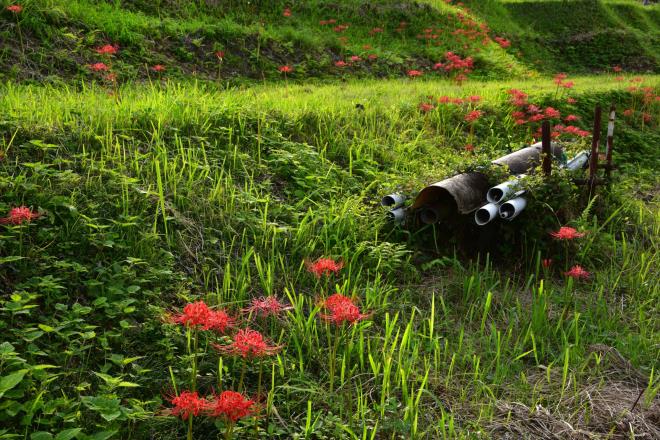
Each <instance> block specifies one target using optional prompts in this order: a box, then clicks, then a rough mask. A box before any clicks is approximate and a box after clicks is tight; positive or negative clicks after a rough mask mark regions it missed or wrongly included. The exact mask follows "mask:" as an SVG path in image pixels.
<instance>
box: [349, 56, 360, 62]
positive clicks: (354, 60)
mask: <svg viewBox="0 0 660 440" xmlns="http://www.w3.org/2000/svg"><path fill="white" fill-rule="evenodd" d="M351 61H352V62H354V63H357V62H360V61H362V58H360V57H359V56H357V55H353V56H352V57H351Z"/></svg>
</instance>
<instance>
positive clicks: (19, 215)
mask: <svg viewBox="0 0 660 440" xmlns="http://www.w3.org/2000/svg"><path fill="white" fill-rule="evenodd" d="M40 215H41V214H39V213H38V212H34V211H31V210H30V208H28V207H27V206H19V207H17V208H12V209H11V210H9V214H8V215H7V217H4V218H0V223H4V224H11V225H20V224H23V223H24V222H28V223H30V222H31V221H32V220H35V219H37V218H39V216H40Z"/></svg>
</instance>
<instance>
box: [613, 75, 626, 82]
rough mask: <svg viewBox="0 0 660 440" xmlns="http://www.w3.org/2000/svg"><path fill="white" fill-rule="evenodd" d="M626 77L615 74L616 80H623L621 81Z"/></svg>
mask: <svg viewBox="0 0 660 440" xmlns="http://www.w3.org/2000/svg"><path fill="white" fill-rule="evenodd" d="M625 79H626V78H624V77H623V76H615V77H614V80H615V81H619V82H621V81H623V80H625Z"/></svg>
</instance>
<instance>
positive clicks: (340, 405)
mask: <svg viewBox="0 0 660 440" xmlns="http://www.w3.org/2000/svg"><path fill="white" fill-rule="evenodd" d="M466 3H467V4H468V5H469V6H470V7H471V8H472V11H473V12H472V13H473V14H474V15H473V17H478V18H479V20H483V21H482V22H485V23H487V24H488V25H489V27H490V28H491V29H492V31H491V32H489V34H488V35H489V37H494V36H504V37H506V38H509V39H510V40H511V41H512V42H513V45H512V47H511V48H508V49H503V48H501V47H500V46H499V45H497V44H495V43H493V42H489V43H488V44H487V45H485V46H483V45H481V43H480V41H476V42H474V43H469V44H468V48H467V49H465V48H464V47H463V44H464V41H463V40H461V39H460V38H454V37H449V34H450V33H451V31H452V30H454V29H455V28H456V25H455V14H456V13H457V12H459V9H457V6H455V5H450V4H446V3H445V2H444V1H438V0H434V1H431V0H427V1H424V2H419V3H413V2H395V1H389V0H388V1H384V2H361V1H349V0H339V1H336V2H333V3H332V4H331V3H329V2H325V1H320V0H318V1H317V0H311V1H306V2H300V3H299V4H298V3H296V4H289V3H288V2H284V1H271V0H268V1H266V0H256V1H252V2H251V3H249V4H248V3H247V2H240V1H234V2H229V3H228V4H227V5H225V6H226V7H209V6H207V5H206V2H183V1H179V0H162V1H157V2H154V1H146V0H134V1H131V2H122V4H121V5H118V4H115V3H113V2H106V1H94V0H71V1H64V0H25V2H24V3H23V4H24V6H25V9H24V11H23V12H22V13H21V15H20V18H19V21H17V20H16V18H17V17H15V16H13V15H11V14H10V13H9V12H8V11H5V10H4V6H6V5H7V4H9V2H7V1H4V2H3V1H2V0H0V5H2V7H3V9H2V12H0V39H2V40H1V41H9V42H10V44H8V45H5V46H2V47H0V72H2V73H0V75H1V76H0V78H1V79H2V83H1V84H0V115H1V116H0V217H3V216H5V215H6V213H8V212H9V210H10V209H11V208H14V207H17V206H21V205H25V206H28V207H30V208H32V209H33V210H35V211H37V212H39V213H40V216H39V217H38V218H37V219H35V220H33V221H31V222H30V223H24V224H22V225H11V224H6V223H2V224H0V333H2V335H3V336H2V337H1V338H0V438H2V439H5V438H7V439H11V438H17V439H19V438H23V439H30V440H47V439H56V440H65V439H73V438H76V439H79V440H86V439H90V440H91V439H94V440H101V439H107V438H122V439H123V438H130V439H143V438H144V439H146V438H150V439H170V438H183V437H184V436H185V435H186V432H190V433H192V434H193V437H194V438H200V439H202V438H204V439H206V438H209V439H210V438H221V437H222V435H223V433H225V432H227V430H228V429H233V435H234V438H281V439H289V438H298V439H302V438H305V439H324V438H328V439H361V440H367V439H385V438H387V439H409V438H414V439H418V438H419V439H422V438H425V439H481V438H530V439H532V438H566V437H573V436H574V437H580V436H590V438H612V439H614V438H631V437H635V436H636V437H638V438H639V437H643V436H646V437H648V438H654V437H657V436H659V435H660V432H659V431H658V427H657V423H656V422H657V410H658V404H659V403H658V399H659V397H658V391H660V382H659V381H658V368H659V366H660V350H659V348H660V346H659V341H660V338H659V335H660V331H659V330H660V320H659V317H660V313H659V312H660V310H658V304H660V288H659V286H660V284H659V283H658V269H657V268H658V267H659V265H658V258H659V254H658V246H659V244H660V243H659V242H658V237H659V233H660V216H659V211H658V187H659V185H660V178H659V177H658V174H657V171H656V170H657V169H660V155H658V152H657V146H658V145H659V144H660V131H659V130H658V118H659V116H660V107H659V104H658V101H657V95H658V94H659V92H660V77H658V75H656V74H654V72H657V57H658V52H657V51H658V49H657V47H658V45H657V44H654V43H655V42H656V40H657V38H658V9H657V6H654V7H652V8H642V7H641V6H640V5H638V4H637V3H638V2H633V1H578V2H556V1H552V2H550V1H538V2H529V1H525V2H522V1H503V2H496V1H493V0H488V1H486V0H484V1H479V2H474V1H467V2H466ZM286 7H291V9H292V16H291V17H283V15H282V12H283V10H284V8H286ZM539 11H541V12H542V13H540V12H539ZM328 18H336V19H337V20H338V23H350V24H351V26H350V27H349V28H348V30H346V31H345V33H343V34H336V33H335V32H333V31H331V30H330V29H328V28H324V27H322V26H319V24H318V22H319V20H325V19H328ZM257 19H259V20H263V22H264V24H263V25H259V24H257ZM400 21H406V22H408V23H409V24H408V25H407V27H406V29H404V30H403V31H401V32H397V31H395V30H394V29H395V28H396V27H397V26H399V23H400ZM430 26H432V27H438V28H441V29H444V30H445V32H444V33H443V36H442V37H440V38H439V41H440V44H439V45H438V46H434V45H429V44H428V43H427V42H423V41H420V40H419V39H417V38H416V35H417V34H419V33H420V32H423V29H424V28H426V27H430ZM374 27H384V28H385V30H386V32H383V33H381V34H377V35H376V36H373V35H369V31H370V30H371V29H372V28H374ZM19 29H20V33H19ZM341 35H345V36H348V37H349V40H348V43H347V44H346V45H345V46H343V45H342V44H340V43H341V42H340V40H339V39H338V37H339V36H341ZM19 37H20V38H19ZM613 38H616V41H617V43H618V45H617V46H616V50H614V49H612V50H609V47H610V45H611V41H612V39H613ZM571 41H572V42H575V44H573V45H571V44H565V43H566V42H571ZM105 43H119V44H120V51H119V53H118V55H117V56H116V57H114V58H113V59H105V60H104V61H105V62H108V63H112V71H113V72H115V73H117V74H118V81H117V82H116V83H110V82H107V81H105V82H104V81H102V80H100V77H99V75H94V74H92V73H90V72H89V69H87V68H86V67H85V65H86V64H89V63H93V62H97V61H99V60H101V59H102V57H100V56H99V55H97V54H95V53H94V52H93V49H94V48H96V47H98V46H99V45H101V44H105ZM367 43H368V44H371V45H372V46H373V49H368V50H367V49H363V48H362V46H363V45H364V44H367ZM220 49H222V50H226V51H227V56H226V58H225V59H224V60H223V62H222V64H221V65H219V63H218V60H217V58H216V57H215V55H214V54H213V52H214V51H215V50H220ZM477 49H479V51H477ZM447 50H455V51H457V52H458V53H460V54H461V55H463V56H467V55H474V56H475V71H474V72H473V73H471V74H470V79H469V80H468V81H467V82H465V83H464V84H462V85H459V84H457V83H456V82H455V81H451V80H450V79H448V78H446V77H444V76H443V75H439V74H437V73H434V72H433V71H432V70H431V69H430V66H431V65H432V63H434V62H436V61H438V60H439V59H441V58H442V55H443V54H444V52H445V51H447ZM367 53H376V54H378V56H379V58H378V61H377V62H373V63H371V64H369V63H366V62H365V63H360V64H359V65H353V66H351V67H349V68H348V69H343V70H339V69H337V68H336V67H334V65H333V63H334V61H336V60H338V59H346V58H347V57H348V56H350V55H352V54H359V55H360V56H362V57H364V56H365V55H366V54H367ZM537 58H540V59H543V60H544V61H545V62H543V63H535V62H534V61H535V60H536V59H537ZM157 63H160V64H164V65H166V66H167V70H166V72H165V73H163V74H156V73H154V72H153V71H150V70H149V67H150V66H153V65H154V64H157ZM281 64H292V65H294V66H295V69H296V70H295V71H294V72H293V74H291V75H288V76H287V77H286V78H282V76H281V74H280V73H279V72H277V66H279V65H281ZM615 64H621V65H622V67H623V68H624V72H622V73H616V74H615V73H601V74H591V73H589V72H591V71H593V70H596V71H600V72H602V71H607V72H610V71H611V67H613V66H614V65H615ZM410 68H421V69H423V70H424V71H425V75H424V76H423V77H422V78H416V79H411V78H406V77H405V73H406V71H407V70H408V69H410ZM647 70H649V72H646V71H647ZM558 71H568V72H571V75H570V76H569V78H568V80H569V81H573V82H574V84H575V85H574V87H573V88H571V89H565V88H561V87H557V85H556V84H555V83H554V82H553V79H552V74H554V73H556V72H558ZM640 71H641V72H645V73H639V72H640ZM634 72H637V74H635V73H634ZM619 75H620V76H621V77H622V78H617V76H619ZM513 88H515V89H520V90H524V91H525V92H527V93H528V94H529V103H533V104H535V105H538V106H540V107H541V108H545V107H549V106H551V107H553V108H554V109H557V110H559V111H560V112H561V115H562V117H565V116H567V115H569V114H572V115H575V116H577V117H579V119H578V120H577V121H576V122H571V124H574V125H577V126H579V127H580V128H582V129H587V130H590V129H591V125H592V123H593V111H594V106H595V105H597V104H599V105H601V106H602V107H603V109H604V110H607V109H608V108H609V105H610V104H614V105H616V108H617V122H616V128H615V138H614V146H615V149H614V162H615V163H616V164H617V166H618V169H617V170H616V171H615V172H614V177H613V179H612V181H611V182H610V184H609V185H607V186H602V187H599V188H598V190H597V193H596V196H595V197H589V196H588V195H587V194H586V193H585V190H584V188H583V187H578V186H576V185H575V184H574V183H573V180H572V178H576V177H582V176H581V175H580V173H578V176H574V175H569V174H568V173H567V172H565V171H560V170H555V171H554V173H553V175H552V176H551V177H550V178H548V179H546V180H544V179H542V178H541V177H540V176H539V175H536V176H533V177H530V178H528V179H527V183H526V185H527V190H528V198H529V206H528V208H527V209H526V210H525V212H523V214H522V215H521V216H520V217H519V218H517V219H516V220H515V221H513V222H510V223H509V222H498V223H496V224H494V225H490V226H489V227H485V228H481V229H479V228H476V227H475V226H472V225H470V224H469V218H468V217H469V216H468V217H465V218H462V219H460V222H459V226H457V225H453V224H439V225H435V226H424V227H419V225H416V224H414V222H413V223H408V224H406V225H404V226H401V225H394V224H391V223H388V222H387V221H386V219H385V214H386V210H385V209H384V208H382V207H381V206H380V205H379V201H380V198H381V197H382V196H383V195H385V194H388V193H391V192H393V191H400V192H403V193H405V194H407V195H408V196H409V197H414V195H415V194H416V193H417V192H418V191H419V190H420V189H421V188H423V187H424V186H425V185H427V184H430V183H433V182H436V181H438V180H441V179H442V178H445V177H449V176H452V175H454V174H456V173H458V172H462V171H469V170H475V169H477V168H478V169H480V170H482V171H483V172H485V173H486V174H487V175H488V176H489V178H490V179H491V181H492V183H493V184H495V183H499V181H500V180H501V179H502V178H503V177H502V172H501V171H500V170H497V169H496V168H494V167H492V166H490V165H489V162H490V160H492V159H493V158H496V157H499V156H501V155H503V154H505V153H507V152H510V151H513V150H516V149H518V148H520V147H521V146H522V145H525V144H528V143H531V142H532V141H534V140H535V139H534V137H535V136H536V135H535V131H536V129H537V128H538V123H536V124H531V126H530V124H525V125H522V126H519V125H516V124H515V119H516V118H515V117H514V116H513V115H512V113H513V112H514V111H515V110H517V109H516V108H515V107H514V106H513V105H512V104H511V103H510V95H509V93H508V91H509V90H510V89H513ZM441 96H450V97H452V98H467V97H469V96H479V97H480V100H479V102H471V103H463V104H460V105H443V104H440V103H439V101H438V98H439V97H441ZM569 97H570V98H572V99H573V100H574V101H573V102H569V101H568V98H569ZM422 103H426V104H433V109H432V110H431V111H428V112H423V111H422V110H421V109H420V104H422ZM474 109H479V110H481V111H483V116H482V117H481V118H479V119H478V120H477V121H476V122H475V123H474V124H472V125H470V124H469V123H468V122H466V120H465V115H466V114H467V112H468V111H471V110H474ZM624 111H626V113H625V114H624ZM645 118H646V119H645ZM605 133H606V131H605V123H604V124H603V127H601V139H604V136H605ZM561 141H562V142H563V145H564V146H565V149H566V151H567V153H568V155H569V156H571V155H573V154H575V153H577V152H579V151H581V150H584V149H588V148H589V147H590V138H571V137H570V136H568V137H567V136H565V135H563V136H562V138H561ZM466 144H471V145H473V146H474V151H468V150H466V149H465V146H466ZM601 146H602V144H601ZM562 225H571V226H574V227H576V228H578V229H579V230H580V231H583V232H585V233H586V235H585V236H584V237H582V238H580V239H578V240H576V241H574V242H568V243H562V242H558V241H556V240H553V239H552V238H551V237H550V236H549V232H550V231H553V230H556V229H557V228H558V227H559V226H562ZM321 256H326V257H332V258H335V259H341V260H342V261H343V262H344V267H343V268H342V269H341V271H340V272H339V273H338V274H337V275H336V276H332V277H329V278H322V279H316V278H315V277H314V276H312V275H311V274H310V273H309V272H308V270H307V267H306V262H309V261H310V260H314V259H316V258H318V257H321ZM545 259H552V264H551V265H550V267H545V266H544V264H543V260H545ZM574 264H579V265H581V266H583V267H584V268H586V270H588V271H589V272H591V273H592V275H591V277H589V279H587V280H583V281H575V280H573V279H571V278H568V277H566V276H564V275H563V272H565V271H566V270H568V269H569V268H570V267H571V266H572V265H574ZM334 292H341V293H343V294H345V295H347V296H350V297H352V298H353V299H354V300H355V301H356V302H357V304H358V305H359V306H360V309H361V311H362V313H364V314H365V315H366V316H365V317H364V319H362V320H361V321H360V322H358V323H356V324H355V325H352V326H346V325H345V326H343V327H341V328H335V327H333V326H332V325H331V324H329V323H328V322H326V320H324V319H323V315H324V314H325V313H327V310H325V309H324V307H323V306H322V300H323V298H324V297H327V296H328V295H330V294H332V293H334ZM268 295H275V296H277V297H278V298H280V299H282V300H283V301H284V302H287V303H289V304H290V305H291V306H292V308H291V310H289V311H287V312H286V313H285V315H284V316H283V317H282V319H280V320H278V319H269V320H262V319H257V318H255V317H254V316H247V315H246V314H244V313H243V314H241V310H242V309H244V308H245V307H247V306H248V305H249V304H250V301H251V300H252V299H254V298H258V297H261V296H268ZM198 300H204V301H206V302H207V303H208V304H209V305H211V306H213V307H222V308H224V309H226V310H228V311H229V312H230V313H231V314H232V315H233V316H236V317H238V316H239V315H240V318H241V319H240V322H239V325H238V327H239V328H245V327H247V326H249V327H251V328H254V329H257V330H259V331H261V332H262V333H263V334H264V335H265V336H266V337H267V338H268V339H269V341H271V342H272V343H273V344H276V345H278V346H281V351H279V353H278V354H277V355H276V356H273V357H270V358H267V359H263V360H260V361H254V362H244V361H242V360H241V359H238V358H233V357H231V356H228V355H222V356H220V355H219V354H218V353H217V352H216V351H215V350H214V349H213V348H212V346H211V344H212V343H220V344H226V343H228V342H229V339H230V337H232V335H233V333H232V334H230V335H225V336H222V335H216V334H214V333H211V332H202V331H200V332H197V331H191V330H187V329H186V328H184V327H182V326H178V325H175V324H172V323H171V320H170V319H169V318H168V315H170V314H172V313H177V312H179V311H180V310H181V309H182V308H183V307H184V306H185V305H186V304H187V303H189V302H193V301H198ZM190 389H197V390H199V391H200V393H201V394H202V395H203V396H208V395H210V394H211V393H212V392H214V391H216V392H218V391H220V390H239V391H242V392H244V394H245V395H247V396H249V397H251V398H254V399H255V400H257V401H258V403H259V407H260V416H259V417H258V418H248V419H246V420H243V421H240V422H239V423H238V424H236V426H235V427H231V428H228V424H227V423H226V421H223V420H221V419H218V420H212V419H211V418H209V417H195V418H193V419H192V422H191V425H190V426H192V430H191V431H189V428H188V427H189V425H188V424H187V423H185V422H183V421H182V420H180V419H179V418H176V417H173V416H172V415H171V414H169V413H168V410H169V408H170V407H171V404H170V402H169V400H170V398H171V397H172V395H174V394H176V393H180V392H181V391H184V390H190ZM638 398H639V399H638ZM637 399H638V401H637V403H635V401H636V400H637Z"/></svg>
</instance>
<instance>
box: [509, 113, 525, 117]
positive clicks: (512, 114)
mask: <svg viewBox="0 0 660 440" xmlns="http://www.w3.org/2000/svg"><path fill="white" fill-rule="evenodd" d="M511 117H512V118H513V119H521V118H524V117H525V112H511Z"/></svg>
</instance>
